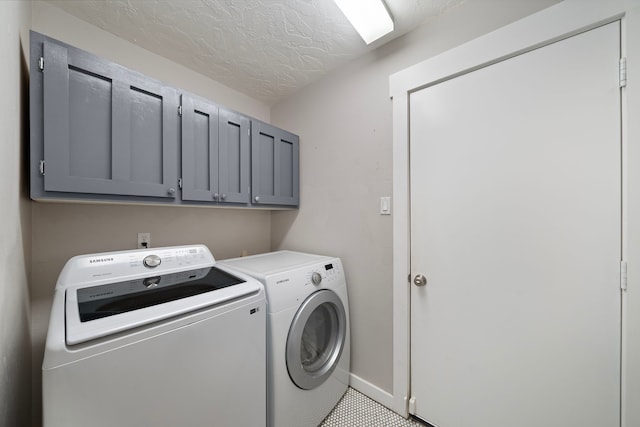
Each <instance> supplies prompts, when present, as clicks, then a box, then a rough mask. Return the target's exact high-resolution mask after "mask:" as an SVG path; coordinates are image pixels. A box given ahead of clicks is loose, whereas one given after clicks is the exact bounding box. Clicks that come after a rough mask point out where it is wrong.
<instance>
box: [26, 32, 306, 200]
mask: <svg viewBox="0 0 640 427" xmlns="http://www.w3.org/2000/svg"><path fill="white" fill-rule="evenodd" d="M30 62H31V69H30V82H29V87H30V92H29V99H30V128H31V129H30V137H31V141H30V162H31V168H30V178H31V179H30V181H31V182H30V186H31V197H32V198H33V199H35V200H41V199H48V200H55V199H58V200H98V201H106V202H126V203H131V202H133V203H140V202H142V203H161V204H173V205H179V204H186V205H224V204H227V205H233V206H240V207H264V208H280V207H282V208H293V207H297V206H298V204H299V184H298V179H299V178H298V177H299V163H298V162H299V160H298V158H299V154H298V152H299V143H298V137H297V136H296V135H293V134H291V133H289V132H286V131H284V130H282V129H278V128H276V127H274V126H271V125H269V124H266V123H263V122H260V121H258V120H253V119H251V118H250V117H247V116H244V115H242V114H239V113H236V112H233V111H229V110H227V109H225V108H223V107H220V106H218V105H216V104H215V103H213V102H211V101H208V100H206V99H202V98H199V97H197V96H194V95H190V94H187V93H184V91H181V90H179V89H176V88H173V87H170V86H167V85H165V84H164V83H162V82H160V81H157V80H154V79H152V78H149V77H147V76H144V75H142V74H140V73H137V72H135V71H132V70H129V69H127V68H125V67H122V66H120V65H118V64H115V63H113V62H110V61H107V60H105V59H102V58H99V57H96V56H94V55H92V54H90V53H88V52H85V51H82V50H80V49H77V48H74V47H73V46H69V45H67V44H65V43H62V42H60V41H57V40H54V39H51V38H49V37H47V36H44V35H42V34H38V33H36V32H33V31H32V32H31V49H30ZM181 94H182V95H181ZM180 115H182V117H180Z"/></svg>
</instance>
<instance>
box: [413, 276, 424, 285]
mask: <svg viewBox="0 0 640 427" xmlns="http://www.w3.org/2000/svg"><path fill="white" fill-rule="evenodd" d="M413 284H414V285H416V286H424V285H426V284H427V278H426V277H424V276H423V275H422V274H416V276H415V277H414V278H413Z"/></svg>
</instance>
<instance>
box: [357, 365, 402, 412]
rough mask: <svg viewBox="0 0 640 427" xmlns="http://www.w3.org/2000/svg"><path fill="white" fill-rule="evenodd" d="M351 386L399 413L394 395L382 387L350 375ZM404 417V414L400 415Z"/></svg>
mask: <svg viewBox="0 0 640 427" xmlns="http://www.w3.org/2000/svg"><path fill="white" fill-rule="evenodd" d="M349 382H350V386H351V387H352V388H354V389H356V390H358V391H359V392H360V393H362V394H364V395H365V396H367V397H369V398H371V399H373V400H375V401H376V402H378V403H379V404H381V405H383V406H386V407H387V408H389V409H390V410H392V411H394V412H396V413H398V411H397V409H396V408H395V400H394V398H393V395H392V394H391V393H389V392H388V391H385V390H383V389H381V388H380V387H378V386H376V385H373V384H371V383H370V382H368V381H366V380H363V379H362V378H360V377H359V376H357V375H354V374H350V376H349ZM399 415H401V416H402V414H400V413H399Z"/></svg>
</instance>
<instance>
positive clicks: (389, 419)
mask: <svg viewBox="0 0 640 427" xmlns="http://www.w3.org/2000/svg"><path fill="white" fill-rule="evenodd" d="M319 427H425V426H424V424H421V423H419V422H417V421H414V420H407V419H405V418H403V417H401V416H400V415H398V414H396V413H395V412H393V411H391V410H389V409H387V408H385V407H384V406H382V405H381V404H379V403H378V402H376V401H374V400H371V399H369V398H368V397H367V396H365V395H364V394H362V393H360V392H357V391H356V390H354V389H352V388H351V387H349V389H348V390H347V392H346V393H345V394H344V396H343V397H342V399H341V400H340V402H338V404H337V405H336V407H335V408H333V410H332V411H331V413H330V414H329V415H327V418H325V419H324V421H323V422H322V424H320V426H319Z"/></svg>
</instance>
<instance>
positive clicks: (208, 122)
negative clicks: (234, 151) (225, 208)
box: [182, 95, 219, 202]
mask: <svg viewBox="0 0 640 427" xmlns="http://www.w3.org/2000/svg"><path fill="white" fill-rule="evenodd" d="M218 197H219V195H218V107H217V106H216V105H215V104H212V103H209V102H206V101H204V100H200V99H196V98H194V97H191V96H188V95H182V199H183V200H194V201H202V202H212V201H216V200H218Z"/></svg>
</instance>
